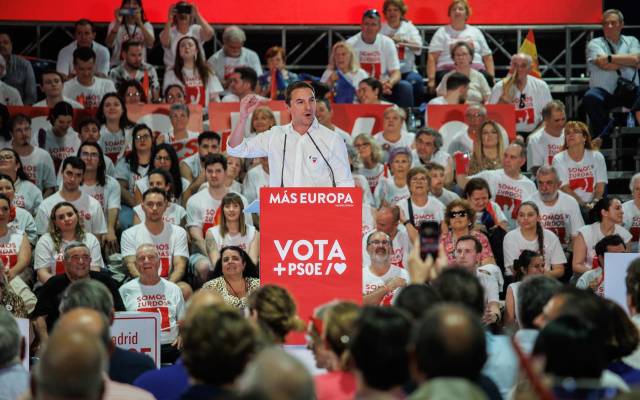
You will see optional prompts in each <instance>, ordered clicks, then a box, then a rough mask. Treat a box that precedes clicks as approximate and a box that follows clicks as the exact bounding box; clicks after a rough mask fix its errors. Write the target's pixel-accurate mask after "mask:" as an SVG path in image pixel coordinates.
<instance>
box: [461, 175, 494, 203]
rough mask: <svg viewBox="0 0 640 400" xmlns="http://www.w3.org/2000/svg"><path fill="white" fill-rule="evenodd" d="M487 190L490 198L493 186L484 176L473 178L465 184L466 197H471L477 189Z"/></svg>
mask: <svg viewBox="0 0 640 400" xmlns="http://www.w3.org/2000/svg"><path fill="white" fill-rule="evenodd" d="M483 189H484V190H486V191H487V194H488V195H489V198H491V188H489V184H488V183H487V181H485V180H484V179H482V178H471V179H469V181H468V182H467V184H466V185H465V186H464V197H465V198H467V199H469V198H470V197H471V195H472V194H473V192H475V191H476V190H483Z"/></svg>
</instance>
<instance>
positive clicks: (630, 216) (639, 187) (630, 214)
mask: <svg viewBox="0 0 640 400" xmlns="http://www.w3.org/2000/svg"><path fill="white" fill-rule="evenodd" d="M0 154H1V152H0ZM629 190H630V191H631V195H632V198H631V200H628V201H625V202H624V203H622V211H623V212H624V216H623V219H622V226H624V228H625V229H627V230H628V231H629V233H631V248H630V249H629V251H631V252H632V253H637V252H638V239H640V173H636V174H634V175H633V176H632V177H631V180H629Z"/></svg>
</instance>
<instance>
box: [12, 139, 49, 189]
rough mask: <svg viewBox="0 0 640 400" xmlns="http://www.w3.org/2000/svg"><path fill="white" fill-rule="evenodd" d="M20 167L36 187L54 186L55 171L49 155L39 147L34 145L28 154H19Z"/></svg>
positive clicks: (47, 187) (46, 187)
mask: <svg viewBox="0 0 640 400" xmlns="http://www.w3.org/2000/svg"><path fill="white" fill-rule="evenodd" d="M20 161H21V162H22V169H23V170H24V172H25V173H26V174H27V176H28V177H29V180H30V181H31V182H33V183H34V184H35V185H36V186H37V187H39V188H43V189H49V188H56V187H58V183H57V182H56V173H55V169H54V166H53V160H52V159H51V155H49V153H47V152H46V151H44V150H42V149H41V148H39V147H34V148H33V151H32V152H31V154H29V155H28V156H20Z"/></svg>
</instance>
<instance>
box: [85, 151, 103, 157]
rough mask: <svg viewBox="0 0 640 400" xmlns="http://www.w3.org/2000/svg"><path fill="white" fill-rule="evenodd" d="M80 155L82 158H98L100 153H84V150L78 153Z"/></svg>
mask: <svg viewBox="0 0 640 400" xmlns="http://www.w3.org/2000/svg"><path fill="white" fill-rule="evenodd" d="M80 157H84V158H98V157H100V155H99V154H98V153H86V152H84V151H83V152H82V153H80Z"/></svg>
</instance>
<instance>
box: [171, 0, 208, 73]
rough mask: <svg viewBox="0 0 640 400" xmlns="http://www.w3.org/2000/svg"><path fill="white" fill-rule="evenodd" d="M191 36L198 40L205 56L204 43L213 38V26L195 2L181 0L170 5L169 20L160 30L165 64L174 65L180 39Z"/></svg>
mask: <svg viewBox="0 0 640 400" xmlns="http://www.w3.org/2000/svg"><path fill="white" fill-rule="evenodd" d="M185 36H191V37H193V38H195V39H196V41H197V42H198V47H199V49H200V53H201V54H202V55H203V57H204V49H203V48H202V45H203V44H204V43H205V42H208V41H209V40H211V38H213V28H212V27H211V25H209V23H208V22H207V21H206V20H205V19H204V17H203V16H202V14H200V11H199V10H198V7H197V6H196V5H195V4H190V3H187V2H186V1H179V2H178V3H176V4H172V5H171V6H170V7H169V16H168V18H167V22H166V23H165V25H164V28H163V29H162V32H160V43H161V44H162V48H163V49H164V65H165V67H167V68H170V67H172V66H173V63H174V62H175V59H176V55H175V54H176V47H177V45H178V41H179V40H180V39H182V38H183V37H185Z"/></svg>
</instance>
